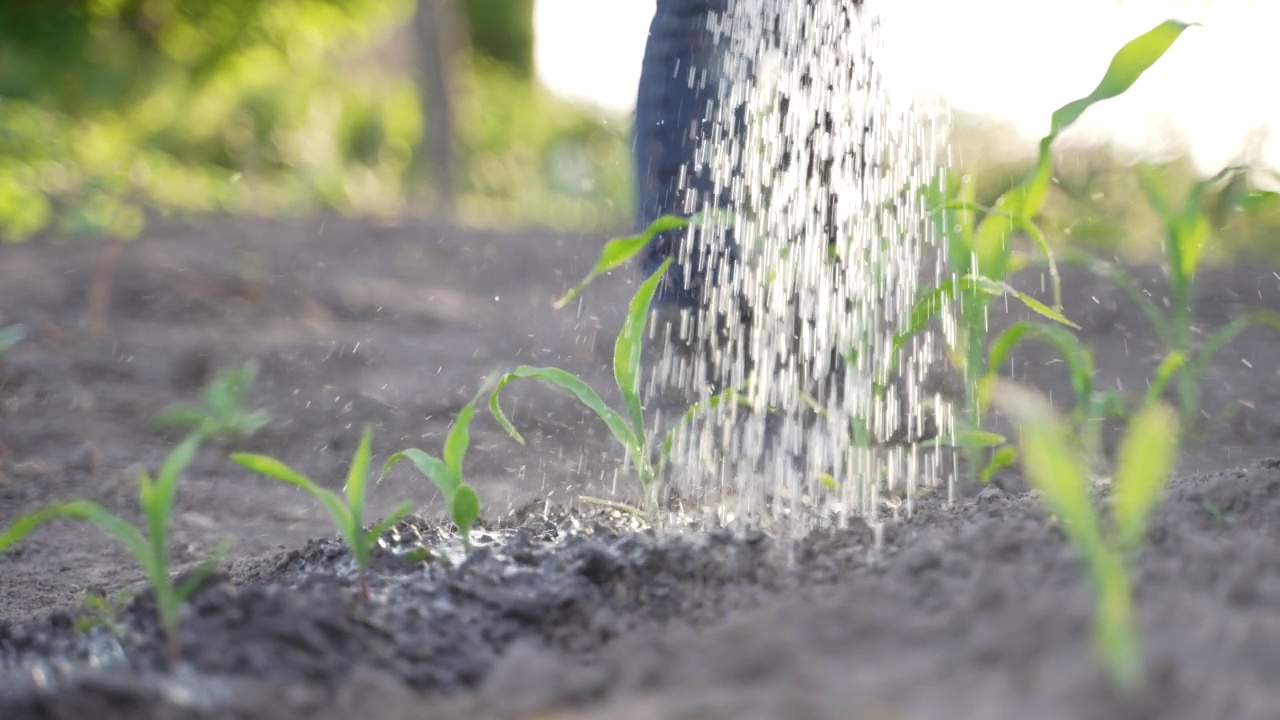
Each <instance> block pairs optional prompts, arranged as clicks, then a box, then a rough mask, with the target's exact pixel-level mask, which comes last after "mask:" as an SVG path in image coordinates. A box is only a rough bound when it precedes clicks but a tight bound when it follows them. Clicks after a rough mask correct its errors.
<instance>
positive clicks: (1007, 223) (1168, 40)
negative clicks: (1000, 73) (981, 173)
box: [973, 20, 1189, 279]
mask: <svg viewBox="0 0 1280 720" xmlns="http://www.w3.org/2000/svg"><path fill="white" fill-rule="evenodd" d="M1187 27H1189V25H1188V24H1187V23H1181V22H1177V21H1174V20H1168V21H1165V22H1163V23H1161V24H1160V25H1158V26H1156V27H1155V28H1153V29H1151V30H1150V31H1148V32H1146V33H1144V34H1143V35H1141V36H1139V37H1137V38H1134V39H1133V40H1131V41H1129V43H1127V44H1126V45H1125V46H1124V47H1122V48H1121V49H1120V51H1119V52H1117V53H1116V54H1115V56H1114V57H1113V58H1112V60H1111V65H1110V66H1109V67H1108V68H1107V72H1106V73H1105V74H1104V75H1103V77H1102V80H1101V81H1100V82H1099V83H1098V86H1097V87H1096V88H1094V90H1093V92H1091V93H1089V94H1088V95H1086V96H1085V97H1083V98H1080V99H1078V100H1073V101H1072V102H1069V103H1067V104H1066V105H1063V106H1062V107H1060V108H1058V109H1057V110H1056V111H1055V112H1054V113H1053V117H1052V119H1051V122H1050V130H1049V134H1048V135H1046V136H1045V137H1043V138H1042V139H1041V140H1040V151H1039V155H1038V159H1037V162H1036V166H1035V168H1034V169H1033V170H1032V171H1031V174H1030V175H1029V176H1028V177H1027V179H1026V180H1024V181H1023V182H1022V183H1021V184H1019V185H1017V186H1015V187H1014V188H1012V189H1010V190H1009V191H1008V192H1006V193H1005V194H1004V195H1002V196H1001V197H1000V199H999V200H997V201H996V208H997V209H999V210H1001V211H1003V212H1005V213H1008V216H1005V215H996V214H994V213H991V214H988V215H987V216H986V217H985V218H983V220H982V223H980V224H979V226H978V230H977V233H976V235H975V237H974V241H973V250H974V254H975V255H976V257H977V260H978V266H977V267H976V268H973V269H974V270H975V271H976V272H979V273H982V274H983V275H987V276H989V277H992V278H995V279H1003V278H1004V277H1005V275H1006V273H1007V272H1008V267H1009V247H1008V242H1007V240H1008V236H1009V234H1010V233H1011V232H1012V231H1013V230H1014V228H1015V227H1016V226H1017V222H1016V221H1015V220H1014V219H1013V218H1016V217H1021V218H1025V219H1027V220H1031V219H1032V218H1034V217H1035V216H1036V215H1037V214H1039V212H1040V209H1041V208H1042V207H1043V205H1044V200H1045V197H1046V196H1047V195H1048V192H1049V186H1050V184H1051V182H1052V168H1051V158H1050V155H1049V150H1050V148H1051V147H1052V145H1053V141H1054V140H1056V139H1057V137H1058V135H1060V134H1061V133H1062V131H1063V130H1066V129H1067V128H1068V127H1070V126H1071V125H1072V124H1073V123H1074V122H1075V121H1076V120H1079V119H1080V116H1081V115H1083V114H1084V112H1085V110H1088V109H1089V108H1090V107H1091V106H1093V105H1094V104H1095V103H1098V102H1101V101H1103V100H1107V99H1110V98H1113V97H1116V96H1117V95H1120V94H1121V93H1123V92H1124V91H1126V90H1128V89H1129V88H1130V87H1131V86H1132V85H1133V84H1134V83H1135V82H1137V80H1138V78H1139V77H1141V76H1142V74H1143V73H1144V72H1146V71H1147V69H1148V68H1150V67H1151V66H1152V65H1153V64H1154V63H1155V62H1156V61H1157V60H1159V59H1160V58H1161V57H1162V56H1163V55H1164V54H1165V52H1166V51H1167V50H1168V49H1169V47H1170V46H1172V45H1173V43H1174V41H1175V40H1177V39H1178V37H1179V36H1180V35H1181V34H1182V31H1183V30H1185V29H1187ZM1010 216H1012V217H1010Z"/></svg>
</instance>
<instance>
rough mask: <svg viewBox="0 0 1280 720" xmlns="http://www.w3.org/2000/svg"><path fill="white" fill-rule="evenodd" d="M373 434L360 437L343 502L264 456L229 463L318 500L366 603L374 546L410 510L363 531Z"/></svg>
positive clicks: (405, 506) (402, 508) (241, 456)
mask: <svg viewBox="0 0 1280 720" xmlns="http://www.w3.org/2000/svg"><path fill="white" fill-rule="evenodd" d="M372 436H373V431H372V429H370V428H368V427H366V428H365V429H364V433H363V434H362V435H361V436H360V444H359V446H357V447H356V453H355V456H354V457H353V458H352V460H351V467H350V469H349V470H348V471H347V483H346V489H345V502H344V498H343V497H339V496H338V494H337V493H335V492H333V491H331V490H329V489H327V488H322V487H320V486H319V485H316V484H315V483H314V482H312V481H311V480H310V479H309V478H308V477H306V476H305V475H303V474H302V473H299V472H297V471H296V470H293V469H292V468H290V467H289V466H288V465H285V464H284V463H282V462H280V461H279V460H276V459H275V458H272V457H267V456H265V455H255V454H252V453H235V454H233V455H232V456H231V459H232V460H233V461H234V462H236V463H239V464H240V465H243V466H244V467H246V468H248V469H250V470H253V471H254V472H257V473H261V474H262V475H266V476H267V477H269V478H271V479H273V480H278V481H280V482H282V483H285V484H288V485H293V486H294V487H299V488H302V489H303V490H305V491H306V492H307V493H308V494H309V495H311V496H312V497H314V498H315V499H317V500H319V501H320V502H321V504H323V505H324V507H325V509H326V510H328V511H329V516H330V517H331V518H332V519H333V524H334V525H335V526H336V527H337V528H338V532H339V533H340V534H341V535H342V537H343V539H344V540H345V541H346V543H347V547H348V548H349V549H350V550H351V556H352V558H354V559H355V562H356V568H357V569H358V571H359V579H358V583H359V585H358V587H359V593H360V601H361V602H367V601H368V600H369V562H370V559H371V558H372V556H373V546H374V544H375V543H376V542H377V541H378V538H380V537H382V534H383V533H385V532H386V531H387V529H388V528H390V527H391V526H392V525H394V524H396V523H397V522H399V521H400V520H401V519H402V518H404V517H405V516H407V515H408V514H409V513H410V511H412V509H413V505H412V503H410V502H408V501H405V502H403V503H401V504H399V505H397V506H396V508H395V509H394V510H392V511H391V514H390V515H388V516H387V517H385V518H383V519H382V521H380V522H378V523H376V524H374V525H373V526H372V527H370V528H369V529H368V530H366V529H365V528H364V505H365V487H366V486H367V485H368V481H369V458H370V452H371V451H370V444H371V442H372Z"/></svg>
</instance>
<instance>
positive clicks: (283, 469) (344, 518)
mask: <svg viewBox="0 0 1280 720" xmlns="http://www.w3.org/2000/svg"><path fill="white" fill-rule="evenodd" d="M231 461H232V462H234V463H236V464H238V465H241V466H243V467H246V468H248V469H249V470H252V471H254V472H256V473H260V474H262V475H266V476H267V477H269V478H272V479H274V480H278V481H280V482H282V483H285V484H288V485H293V486H294V487H298V488H301V489H303V490H305V491H306V492H307V494H309V495H311V496H312V497H314V498H315V499H317V500H319V501H320V502H321V503H322V504H323V505H324V507H325V509H326V510H328V511H329V516H330V517H331V518H333V524H334V525H336V526H337V528H338V531H339V532H341V533H342V534H343V536H344V537H345V538H346V540H347V542H348V543H350V542H351V539H352V527H353V525H354V524H355V523H354V520H353V519H352V515H351V513H350V511H348V510H347V508H346V506H344V505H343V504H342V500H341V498H339V497H338V495H337V494H336V493H334V492H332V491H330V490H327V489H325V488H322V487H320V486H318V485H316V484H315V483H313V482H311V480H310V479H309V478H308V477H307V476H305V475H303V474H302V473H299V472H297V471H295V470H294V469H292V468H290V467H289V466H288V465H285V464H284V463H282V462H280V461H279V460H276V459H275V458H272V457H267V456H266V455H255V454H252V453H234V454H232V455H231ZM355 532H356V533H358V532H359V528H356V529H355Z"/></svg>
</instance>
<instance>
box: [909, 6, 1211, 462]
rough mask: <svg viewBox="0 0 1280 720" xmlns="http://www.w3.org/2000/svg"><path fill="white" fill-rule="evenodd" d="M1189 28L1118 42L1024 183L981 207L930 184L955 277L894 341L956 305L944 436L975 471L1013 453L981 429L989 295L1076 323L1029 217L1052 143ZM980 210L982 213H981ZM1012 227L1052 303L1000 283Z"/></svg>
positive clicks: (1012, 259)
mask: <svg viewBox="0 0 1280 720" xmlns="http://www.w3.org/2000/svg"><path fill="white" fill-rule="evenodd" d="M1187 27H1189V25H1188V24H1186V23H1181V22H1176V21H1172V20H1170V21H1166V22H1164V23H1161V24H1160V25H1158V26H1156V27H1155V28H1153V29H1152V30H1150V31H1148V32H1146V33H1144V34H1143V35H1140V36H1138V37H1137V38H1135V39H1133V40H1131V41H1130V42H1129V43H1128V44H1126V45H1125V46H1124V47H1122V48H1121V49H1120V50H1119V52H1117V53H1116V54H1115V56H1114V57H1113V58H1112V60H1111V64H1110V66H1109V67H1108V68H1107V71H1106V73H1105V74H1104V75H1103V78H1102V80H1101V81H1100V82H1099V83H1098V85H1097V87H1096V88H1094V90H1093V92H1091V93H1089V94H1088V95H1086V96H1085V97H1082V98H1080V99H1078V100H1074V101H1072V102H1069V103H1067V104H1066V105H1063V106H1062V107H1060V108H1058V109H1057V110H1056V111H1055V112H1054V113H1053V116H1052V118H1051V121H1050V129H1049V134H1047V135H1045V136H1044V137H1043V138H1041V140H1040V145H1039V153H1038V156H1037V160H1036V164H1035V167H1034V168H1033V169H1032V170H1031V173H1030V174H1029V175H1028V176H1027V177H1026V178H1025V179H1024V180H1023V181H1022V182H1020V183H1019V184H1017V185H1016V186H1014V187H1013V188H1011V189H1010V190H1008V191H1007V192H1005V193H1004V194H1003V195H1001V196H1000V198H999V199H997V200H996V202H995V206H994V207H992V208H987V207H983V206H981V205H978V204H977V203H976V202H975V201H974V193H975V187H976V186H975V185H974V184H973V183H972V182H960V183H959V184H958V185H956V184H954V183H953V184H952V186H951V187H947V188H941V189H937V190H935V191H934V192H935V193H936V194H939V195H942V196H943V197H944V198H945V200H944V201H943V202H942V203H941V207H938V208H937V209H936V210H935V211H934V214H935V216H936V217H937V218H938V221H939V222H940V230H941V233H942V236H943V237H944V238H945V239H946V243H947V251H948V259H949V262H950V269H951V272H952V273H953V274H954V277H955V279H953V280H949V281H946V282H944V283H943V284H942V285H941V286H939V287H937V288H934V289H933V290H930V291H928V292H927V293H925V294H924V296H923V297H922V298H921V299H920V300H919V301H918V303H917V304H916V306H915V308H914V310H913V313H912V321H911V323H910V326H909V328H908V330H907V331H906V332H904V333H903V334H902V335H900V336H899V337H898V338H897V340H896V343H895V344H896V345H897V346H898V347H901V346H903V345H905V344H906V343H907V342H908V341H909V340H910V339H911V338H912V337H914V336H915V335H916V334H917V333H918V332H920V331H922V330H923V329H924V328H925V327H926V326H927V325H928V324H929V322H930V321H931V319H932V318H933V317H934V316H935V315H937V314H938V313H940V312H942V311H943V310H944V308H954V311H955V321H956V323H955V332H954V333H953V334H952V335H951V337H949V338H948V351H949V353H948V354H949V356H950V358H951V361H952V363H953V364H954V365H955V366H956V367H957V369H958V370H959V372H960V373H961V376H962V378H963V381H964V387H965V399H964V407H963V409H962V412H961V413H960V414H959V418H958V420H959V422H958V423H957V431H956V433H955V434H954V436H953V437H951V438H948V439H947V442H949V443H950V444H953V445H957V446H960V447H962V448H964V450H965V453H966V455H967V456H968V460H969V466H970V467H971V468H973V469H974V471H977V468H978V467H983V468H984V469H983V470H982V471H981V472H980V474H986V475H988V476H989V471H991V469H992V463H996V464H997V465H1000V464H1003V465H1007V464H1010V463H1011V462H1012V461H1013V457H1014V456H1013V455H1012V452H1013V451H1012V450H1011V449H1005V444H1004V440H1003V438H1000V437H999V436H998V435H995V434H992V433H988V432H986V431H984V430H983V429H982V417H983V407H982V398H981V393H980V385H981V384H982V380H983V378H984V377H986V376H987V375H988V374H989V371H990V370H991V369H992V368H989V367H988V366H987V358H986V355H987V350H986V337H985V335H986V326H987V310H988V306H989V305H990V302H991V300H992V299H994V298H996V297H1000V296H1012V297H1013V298H1015V299H1017V300H1018V301H1020V302H1021V303H1022V304H1024V305H1025V306H1027V307H1028V308H1030V309H1031V310H1033V311H1034V312H1036V313H1038V314H1040V315H1041V316H1043V317H1046V318H1048V319H1050V320H1052V321H1054V322H1056V323H1058V324H1060V325H1065V326H1068V327H1075V325H1074V324H1073V323H1071V322H1070V321H1069V320H1067V319H1066V318H1065V317H1063V316H1062V313H1061V285H1060V280H1059V277H1058V272H1057V265H1056V262H1055V261H1054V258H1053V253H1052V251H1051V249H1050V248H1049V245H1048V242H1047V241H1046V240H1045V237H1044V234H1043V232H1041V230H1040V229H1039V227H1038V226H1037V225H1036V222H1035V218H1036V216H1037V215H1039V213H1040V210H1041V209H1042V207H1043V206H1044V202H1045V199H1046V197H1047V196H1048V193H1049V188H1050V186H1051V185H1052V181H1053V168H1052V159H1051V156H1050V150H1051V148H1052V146H1053V143H1054V141H1055V140H1056V139H1057V138H1058V136H1059V135H1061V134H1062V132H1063V131H1064V130H1066V129H1067V128H1068V127H1070V126H1071V125H1072V124H1073V123H1075V122H1076V121H1077V120H1078V119H1079V118H1080V116H1081V115H1083V114H1084V112H1085V111H1086V110H1088V109H1089V108H1090V107H1091V106H1093V105H1094V104H1096V103H1098V102H1101V101H1103V100H1107V99H1110V98H1113V97H1116V96H1118V95H1120V94H1121V93H1124V92H1125V91H1126V90H1128V89H1129V88H1130V87H1131V86H1132V85H1133V84H1134V83H1135V82H1136V81H1137V80H1138V78H1139V77H1141V76H1142V74H1143V73H1144V72H1146V70H1147V69H1148V68H1150V67H1151V66H1152V65H1153V64H1154V63H1155V62H1156V61H1157V60H1159V59H1160V58H1161V57H1162V56H1163V55H1164V53H1165V52H1166V51H1167V50H1168V49H1169V48H1170V47H1171V46H1172V45H1173V43H1174V41H1176V40H1177V39H1178V37H1179V36H1180V35H1181V34H1182V32H1183V31H1184V30H1185V29H1186V28H1187ZM979 213H981V214H982V217H981V219H980V220H979V218H978V216H979ZM1015 232H1023V233H1025V234H1026V235H1028V236H1029V237H1030V238H1031V239H1032V241H1033V242H1034V244H1035V245H1036V246H1038V248H1039V250H1040V251H1041V252H1042V253H1044V254H1045V256H1046V258H1047V259H1048V265H1049V271H1050V275H1051V276H1052V280H1053V294H1054V301H1053V307H1049V306H1047V305H1045V304H1044V303H1041V302H1039V301H1036V300H1035V299H1033V298H1031V297H1029V296H1027V295H1025V294H1023V293H1020V292H1018V291H1016V290H1014V289H1013V288H1012V287H1010V286H1009V285H1008V284H1007V283H1006V282H1005V281H1006V279H1007V278H1008V276H1009V275H1010V274H1011V273H1013V272H1014V271H1015V270H1017V269H1019V268H1020V267H1021V266H1022V261H1021V260H1020V259H1019V257H1018V256H1016V255H1015V253H1014V248H1013V245H1012V244H1011V243H1010V238H1011V236H1012V235H1013V234H1014V233H1015ZM987 449H992V450H993V454H992V456H991V458H990V460H988V461H987V462H985V463H984V462H981V460H980V457H979V453H980V452H982V451H984V450H987Z"/></svg>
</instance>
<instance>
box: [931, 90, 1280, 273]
mask: <svg viewBox="0 0 1280 720" xmlns="http://www.w3.org/2000/svg"><path fill="white" fill-rule="evenodd" d="M954 118H955V119H954V120H953V130H952V146H953V147H954V148H956V149H957V150H958V152H959V155H960V157H961V158H962V160H961V162H960V163H958V165H959V167H957V170H958V171H959V172H960V173H967V174H969V175H970V176H971V179H972V180H973V182H974V183H975V185H976V201H977V202H978V203H979V204H981V205H986V206H990V204H991V203H993V202H995V200H996V198H998V197H1000V195H1001V194H1003V193H1004V192H1006V191H1007V190H1009V189H1010V188H1012V187H1013V186H1014V185H1015V184H1016V183H1017V182H1019V181H1020V180H1022V179H1023V178H1024V177H1025V176H1026V175H1027V173H1028V172H1029V171H1030V170H1031V167H1032V165H1033V164H1034V159H1033V158H1032V157H1031V155H1030V150H1031V149H1032V148H1033V145H1034V143H1033V141H1031V140H1027V141H1025V142H1021V143H1015V142H1014V141H1012V140H1010V138H1011V137H1016V132H1014V131H1012V130H1011V129H1009V128H1000V127H996V126H993V125H991V124H990V123H988V122H984V121H983V120H981V119H979V118H975V117H971V116H967V115H965V114H963V113H956V114H955V115H954ZM1020 151H1021V152H1026V153H1027V155H1026V157H1024V158H1016V157H1014V156H1013V155H1014V153H1015V152H1020ZM1053 155H1054V159H1053V162H1054V173H1053V185H1052V187H1051V189H1050V191H1049V195H1048V197H1047V198H1046V200H1045V206H1044V209H1043V211H1042V213H1041V221H1040V226H1041V229H1043V230H1044V232H1045V234H1046V235H1047V236H1048V238H1049V240H1050V241H1051V243H1053V244H1055V245H1057V246H1058V247H1060V248H1077V249H1080V250H1085V251H1088V252H1091V253H1094V254H1102V255H1115V256H1117V257H1119V258H1121V259H1125V260H1133V261H1145V260H1150V259H1152V258H1153V257H1158V256H1159V254H1160V253H1161V248H1162V246H1163V243H1164V232H1165V228H1164V224H1163V221H1162V220H1161V218H1159V217H1158V216H1157V215H1156V213H1155V212H1154V211H1153V210H1152V209H1151V206H1150V205H1149V203H1148V202H1147V200H1146V196H1145V195H1144V193H1143V190H1142V186H1141V182H1140V178H1142V177H1143V176H1144V175H1145V176H1147V177H1149V178H1151V179H1152V180H1153V181H1154V182H1155V183H1156V185H1157V186H1158V187H1159V189H1160V190H1161V192H1162V193H1163V194H1165V195H1168V196H1171V197H1179V196H1182V195H1185V194H1186V192H1187V191H1188V190H1189V189H1190V188H1191V187H1192V185H1194V184H1195V183H1196V182H1197V181H1199V180H1202V179H1204V178H1205V177H1206V174H1205V173H1204V172H1202V171H1200V170H1198V169H1197V168H1196V167H1195V165H1194V163H1193V162H1192V161H1191V159H1190V158H1189V157H1188V154H1187V153H1180V154H1179V153H1173V154H1172V156H1171V157H1170V158H1169V159H1165V160H1159V161H1151V160H1148V161H1140V160H1135V159H1133V158H1132V157H1128V156H1126V155H1124V154H1123V153H1121V152H1119V151H1117V150H1116V149H1114V148H1112V147H1109V146H1106V145H1097V146H1086V147H1081V146H1067V147H1064V148H1062V149H1061V150H1055V151H1054V153H1053ZM1239 164H1242V165H1254V166H1255V167H1254V168H1253V169H1252V170H1250V171H1249V172H1248V173H1243V174H1239V175H1235V176H1232V179H1231V180H1230V181H1223V182H1217V183H1212V184H1210V186H1209V187H1208V188H1206V190H1205V192H1204V193H1203V195H1202V197H1201V199H1200V202H1201V205H1202V206H1203V208H1204V210H1205V212H1206V214H1207V216H1208V217H1209V219H1210V225H1211V236H1210V240H1209V244H1208V246H1207V248H1206V256H1207V258H1206V259H1207V260H1208V261H1210V262H1213V261H1218V260H1223V261H1225V260H1228V259H1230V258H1239V257H1240V256H1242V255H1243V256H1246V257H1264V258H1268V259H1272V258H1276V257H1280V192H1278V191H1280V173H1278V172H1277V171H1276V170H1274V169H1268V168H1266V167H1263V166H1261V165H1260V164H1259V163H1258V162H1257V161H1256V159H1255V158H1250V157H1248V156H1247V154H1246V156H1245V157H1242V158H1241V160H1240V162H1239ZM1209 174H1210V175H1211V174H1212V173H1209Z"/></svg>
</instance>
